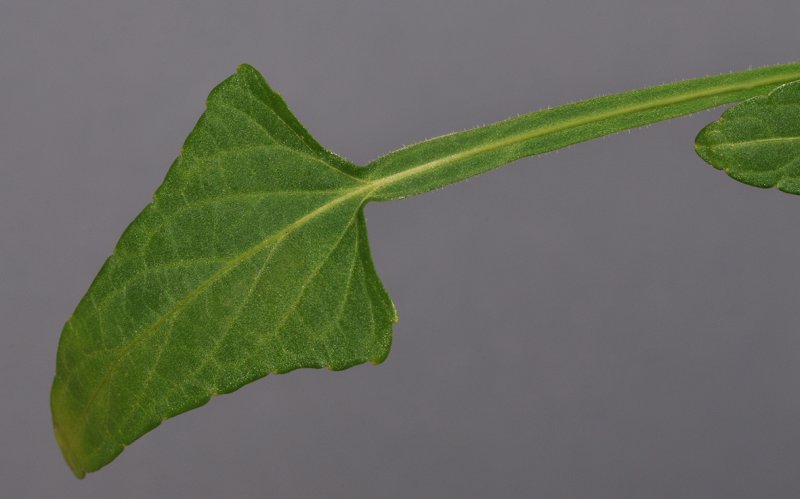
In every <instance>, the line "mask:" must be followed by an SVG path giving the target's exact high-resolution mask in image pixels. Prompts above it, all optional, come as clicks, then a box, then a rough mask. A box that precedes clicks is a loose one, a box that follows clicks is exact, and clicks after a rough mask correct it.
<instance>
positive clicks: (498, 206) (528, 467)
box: [0, 0, 800, 498]
mask: <svg viewBox="0 0 800 499" xmlns="http://www.w3.org/2000/svg"><path fill="white" fill-rule="evenodd" d="M798 16H800V4H798V2H796V0H785V1H766V0H762V1H760V2H753V1H751V0H746V1H745V0H742V1H739V0H736V1H732V0H715V1H697V0H693V1H683V0H671V1H669V2H666V1H660V2H646V1H642V0H627V1H621V0H620V1H605V2H598V1H585V2H578V1H566V0H552V1H506V0H492V1H491V2H488V1H484V2H477V1H470V2H467V1H464V2H446V1H433V0H425V1H412V0H404V1H402V2H399V1H398V2H387V1H383V2H375V1H373V2H367V1H349V0H348V1H335V2H334V1H329V0H324V1H323V0H320V1H316V2H311V1H301V0H291V1H280V2H277V1H276V2H267V1H263V2H256V1H250V2H200V1H197V0H192V1H188V0H187V1H180V2H179V1H165V0H153V1H138V2H120V1H115V2H110V1H107V0H103V1H100V0H98V1H59V2H55V1H52V2H37V1H33V0H3V1H2V4H0V307H2V308H0V313H1V314H2V315H1V317H2V334H1V335H0V380H2V402H0V404H2V406H1V409H2V410H1V411H0V439H1V440H0V496H3V497H13V498H26V497H35V498H42V497H75V498H94V497H119V498H128V497H170V498H174V497H193V498H195V497H292V498H295V497H297V498H302V497H314V496H327V497H343V498H354V497H398V498H403V497H565V498H578V497H608V498H612V497H636V498H643V497H663V498H674V497H698V498H699V497H704V498H709V497H724V498H736V497H759V498H761V497H798V496H800V472H799V471H800V470H799V468H800V390H799V389H798V388H800V362H798V361H800V331H798V322H799V320H798V319H800V312H798V295H800V281H798V254H800V228H799V227H800V224H798V220H800V199H797V198H795V197H791V196H789V195H785V194H781V193H778V192H776V191H763V190H758V189H753V188H749V187H746V186H743V185H740V184H738V183H736V182H734V181H732V180H730V179H728V178H726V177H725V176H724V175H723V174H721V173H719V172H717V171H715V170H713V169H712V168H710V167H708V166H706V165H705V164H704V163H702V162H701V161H700V160H699V159H698V158H696V157H695V155H694V153H693V151H692V147H691V145H692V140H693V137H694V135H695V133H696V132H697V131H698V130H699V129H700V128H701V127H702V126H703V125H704V124H705V123H706V122H708V121H711V120H713V119H715V118H716V116H718V111H717V112H711V113H704V114H702V115H699V116H694V117H691V118H688V119H683V120H679V121H676V122H674V123H667V124H659V125H657V126H653V127H650V128H648V129H645V130H637V131H634V132H632V133H629V134H628V133H626V134H621V135H619V136H615V137H611V138H608V139H604V140H599V141H596V142H593V143H589V144H584V145H580V146H577V147H574V148H572V149H569V150H565V151H561V152H558V153H556V154H551V155H548V156H545V157H539V158H534V159H529V160H524V161H520V162H519V163H517V164H515V165H513V166H511V167H508V168H504V169H501V170H497V171H495V172H492V173H490V174H487V175H485V176H483V177H481V178H478V179H474V180H472V181H469V182H466V183H462V184H458V185H455V186H451V187H449V188H447V189H445V190H442V191H438V192H434V193H431V194H426V195H424V196H420V197H416V198H411V199H408V200H404V201H401V202H394V203H387V204H381V205H371V206H370V207H369V208H368V210H367V215H368V219H369V228H370V230H371V233H370V235H371V241H372V248H373V254H374V257H375V260H376V265H377V267H378V270H379V273H380V275H381V276H382V278H383V280H384V283H385V285H386V287H387V288H388V290H389V291H390V293H391V296H392V297H393V299H394V301H395V303H396V304H397V307H398V309H399V311H400V316H401V321H400V324H399V325H398V326H397V327H396V330H395V343H394V348H393V352H392V354H391V355H390V356H389V359H388V360H387V361H386V363H385V364H383V365H382V366H379V367H373V366H360V367H357V368H354V369H352V370H350V371H346V372H343V373H338V374H331V373H329V372H327V371H309V370H307V371H299V372H295V373H292V374H290V375H287V376H282V377H272V378H268V379H265V380H261V381H259V382H256V383H254V384H251V385H249V386H247V387H245V388H243V389H241V390H240V391H238V392H236V393H235V394H233V395H229V396H224V397H221V398H218V399H215V400H214V401H213V402H212V403H210V404H209V405H207V406H205V407H203V408H202V409H200V410H197V411H193V412H190V413H187V414H185V415H182V416H180V417H178V418H176V419H173V420H170V421H168V422H166V423H165V424H164V425H162V426H161V427H159V428H158V429H157V430H156V431H154V432H153V433H151V434H148V435H147V436H146V437H145V438H142V439H141V440H139V441H138V442H136V443H135V444H134V445H133V446H131V447H130V448H129V449H127V450H126V451H125V452H124V453H123V454H122V455H121V456H120V457H119V458H118V459H117V460H116V461H114V462H113V463H112V464H111V465H109V466H108V467H107V468H105V469H103V470H102V471H101V472H99V473H96V474H93V475H90V476H89V477H88V478H87V479H86V480H84V481H77V480H75V479H74V478H73V477H72V475H71V474H70V472H69V470H68V468H67V466H66V465H65V464H64V463H63V461H62V459H61V456H60V454H59V451H58V448H57V446H56V443H55V441H54V439H53V436H52V433H51V428H50V419H49V408H48V391H49V386H50V381H51V377H52V374H53V370H54V359H55V352H56V345H57V340H58V336H59V333H60V328H61V326H62V324H63V322H64V321H65V320H66V318H67V317H68V316H69V314H70V313H71V311H72V309H73V308H74V306H75V305H76V303H77V302H78V300H79V299H80V297H81V296H82V295H83V293H84V292H85V291H86V289H87V287H88V285H89V283H90V281H91V279H92V278H93V276H94V274H95V273H96V271H97V270H98V269H99V267H100V265H101V263H102V262H103V260H104V259H105V258H106V256H107V255H108V254H110V252H111V250H112V248H113V246H114V244H115V242H116V240H117V238H118V237H119V235H120V233H121V232H122V230H123V229H124V227H125V226H126V225H127V224H128V222H129V221H130V220H131V219H132V218H133V217H134V216H135V215H136V214H137V213H138V211H139V210H140V209H141V208H143V207H144V205H145V204H146V203H147V202H148V201H149V199H150V195H151V193H152V192H153V190H154V189H155V188H156V186H157V185H158V184H159V183H160V181H161V179H162V178H163V176H164V174H165V172H166V169H167V167H168V166H169V164H170V162H171V161H172V159H173V158H174V157H175V156H176V154H177V153H178V150H179V146H180V144H181V143H182V141H183V139H184V138H185V136H186V135H187V133H188V132H189V130H190V129H191V127H192V125H193V124H194V122H195V120H196V119H197V117H198V116H199V114H200V113H201V112H202V110H203V102H204V98H205V95H206V94H207V92H208V91H209V90H210V89H211V88H212V87H213V86H214V85H215V84H216V83H218V82H219V81H221V80H222V79H223V78H225V77H226V76H227V75H228V74H230V73H231V72H232V71H234V69H235V66H236V65H237V64H238V63H240V62H249V63H251V64H253V65H255V66H256V67H258V68H260V69H261V70H262V71H263V72H264V74H265V76H266V77H267V78H268V79H269V81H270V82H271V83H272V84H273V85H274V87H275V88H276V89H278V90H279V91H280V92H281V93H282V94H283V95H284V97H285V98H286V99H287V100H288V102H289V104H290V106H291V107H292V108H293V109H294V111H295V112H296V113H297V115H298V116H299V117H300V119H301V121H303V122H304V123H305V124H306V125H307V127H308V128H309V129H310V130H311V132H312V133H314V134H315V135H316V136H317V137H318V138H319V140H320V141H321V142H322V143H323V144H325V145H326V146H328V147H330V148H331V149H333V150H335V151H337V152H339V153H341V154H343V155H345V156H346V157H349V158H351V159H352V160H354V161H356V162H359V163H364V162H367V161H369V160H371V159H372V158H374V157H376V156H378V155H380V154H383V153H386V152H388V151H390V150H392V149H394V148H397V147H399V146H400V145H403V144H408V143H412V142H415V141H418V140H421V139H424V138H428V137H432V136H435V135H439V134H442V133H446V132H450V131H453V130H458V129H464V128H468V127H471V126H474V125H477V124H481V123H488V122H492V121H495V120H498V119H502V118H505V117H507V116H511V115H515V114H518V113H522V112H527V111H532V110H535V109H538V108H541V107H545V106H552V105H556V104H560V103H566V102H569V101H573V100H577V99H581V98H587V97H592V96H595V95H598V94H603V93H610V92H616V91H624V90H628V89H632V88H636V87H641V86H646V85H651V84H658V83H662V82H666V81H671V80H675V79H681V78H689V77H694V76H702V75H705V74H711V73H719V72H725V71H730V70H737V69H745V68H747V67H750V66H759V65H766V64H772V63H778V62H788V61H791V60H794V59H797V58H798V56H800V52H799V51H798V50H799V49H798V46H799V45H798V35H797V33H798V31H797V21H798Z"/></svg>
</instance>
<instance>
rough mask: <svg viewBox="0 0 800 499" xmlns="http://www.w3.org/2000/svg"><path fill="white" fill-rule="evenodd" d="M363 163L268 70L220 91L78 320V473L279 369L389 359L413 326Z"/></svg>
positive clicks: (74, 384) (68, 399) (70, 346)
mask: <svg viewBox="0 0 800 499" xmlns="http://www.w3.org/2000/svg"><path fill="white" fill-rule="evenodd" d="M360 170H362V169H359V168H358V167H355V166H354V165H352V164H350V163H348V162H346V161H345V160H343V159H342V158H340V157H338V156H335V155H334V154H332V153H330V152H328V151H326V150H325V149H324V148H322V147H321V146H320V145H319V144H318V143H317V142H316V141H315V140H314V139H313V138H312V137H311V136H310V135H309V134H308V132H307V131H306V130H305V129H304V128H303V127H302V126H301V125H300V123H299V122H298V121H297V119H296V118H295V117H294V116H293V115H292V114H291V112H290V111H289V110H288V108H287V107H286V104H285V103H284V102H283V100H282V99H281V98H280V96H278V94H276V93H275V92H273V91H272V90H271V89H270V88H269V86H268V85H267V84H266V82H265V81H264V79H263V78H262V77H261V75H260V74H259V73H258V72H257V71H256V70H255V69H253V68H252V67H250V66H246V65H245V66H241V67H240V68H239V69H238V71H237V73H236V74H235V75H233V76H231V77H230V78H228V79H227V80H225V81H224V82H223V83H221V84H220V85H219V86H217V87H216V88H215V89H214V90H213V91H212V92H211V94H210V95H209V98H208V101H207V110H206V111H205V113H204V114H203V115H202V116H201V117H200V119H199V121H198V123H197V125H196V126H195V128H194V130H193V131H192V132H191V134H190V135H189V137H188V138H187V140H186V142H185V144H184V146H183V148H182V151H181V155H180V157H179V158H178V159H177V160H176V161H175V162H174V163H173V165H172V167H171V168H170V170H169V173H168V174H167V177H166V179H165V180H164V183H163V184H162V186H161V187H160V188H159V189H158V191H157V192H156V194H155V195H154V197H153V202H152V203H151V204H150V205H148V206H147V207H146V208H145V209H144V210H143V211H142V213H141V214H139V216H138V217H137V218H136V219H135V220H134V221H133V223H131V225H130V226H129V227H128V228H127V230H126V231H125V233H124V234H123V235H122V237H121V238H120V240H119V242H118V244H117V247H116V248H115V250H114V253H113V255H112V256H111V257H110V258H109V259H108V260H107V261H106V262H105V264H104V265H103V267H102V269H101V270H100V272H99V274H98V275H97V277H96V278H95V280H94V282H93V283H92V285H91V287H90V289H89V291H88V292H87V294H86V296H85V297H84V298H83V300H82V301H81V302H80V304H79V305H78V307H77V309H76V310H75V312H74V314H73V316H72V317H71V318H70V320H69V321H68V322H67V323H66V325H65V326H64V330H63V332H62V335H61V341H60V343H59V349H58V359H57V367H56V377H55V380H54V382H53V387H52V392H51V407H52V412H53V421H54V427H55V433H56V437H57V439H58V442H59V445H60V446H61V449H62V451H63V453H64V456H65V458H66V460H67V462H68V463H69V465H70V467H71V468H72V470H73V471H74V472H75V474H76V475H78V476H79V477H81V476H83V475H84V474H85V473H86V472H88V471H94V470H96V469H98V468H100V467H102V466H103V465H105V464H107V463H108V462H110V461H111V460H112V459H114V457H115V456H116V455H117V454H119V453H120V452H121V451H122V449H123V448H124V446H126V445H128V444H130V443H131V442H132V441H134V440H136V439H137V438H138V437H140V436H141V435H142V434H144V433H146V432H147V431H149V430H151V429H152V428H154V427H156V426H158V425H159V424H160V423H161V422H162V421H163V420H164V419H166V418H169V417H171V416H175V415H177V414H179V413H182V412H185V411H187V410H189V409H192V408H194V407H197V406H200V405H202V404H204V403H206V402H207V401H208V400H209V399H210V397H212V396H214V395H216V394H220V393H227V392H231V391H233V390H236V389H237V388H239V387H241V386H242V385H244V384H246V383H249V382H251V381H253V380H255V379H258V378H261V377H263V376H265V375H267V374H270V373H285V372H288V371H291V370H293V369H297V368H303V367H310V368H322V367H325V368H329V369H333V370H339V369H346V368H348V367H351V366H354V365H356V364H360V363H363V362H366V361H372V362H374V363H379V362H381V361H382V360H383V359H385V358H386V356H387V354H388V352H389V348H390V345H391V330H392V323H393V322H396V320H397V317H396V313H395V309H394V306H393V305H392V303H391V301H390V299H389V297H388V295H387V294H386V291H385V290H384V288H383V285H382V284H381V282H380V280H379V278H378V276H377V274H376V273H375V269H374V267H373V264H372V260H371V257H370V253H369V247H368V243H367V233H366V225H365V220H364V213H363V206H364V203H365V202H366V200H367V199H368V194H369V188H368V187H369V186H368V184H367V183H365V182H364V181H363V180H362V179H361V178H360V177H361V176H362V172H361V171H360Z"/></svg>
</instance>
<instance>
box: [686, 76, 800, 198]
mask: <svg viewBox="0 0 800 499" xmlns="http://www.w3.org/2000/svg"><path fill="white" fill-rule="evenodd" d="M695 149H696V151H697V153H698V154H699V155H700V157H702V158H703V159H704V160H705V161H707V162H708V163H710V164H711V165H712V166H714V167H715V168H718V169H720V170H724V171H725V172H726V173H727V174H728V175H730V176H731V177H732V178H734V179H736V180H738V181H740V182H743V183H745V184H749V185H753V186H756V187H764V188H769V187H777V188H778V189H780V190H782V191H784V192H788V193H791V194H800V82H793V83H787V84H785V85H782V86H780V87H778V88H776V89H775V90H773V91H772V92H771V93H770V94H769V95H764V96H759V97H753V98H752V99H749V100H746V101H744V102H742V103H741V104H738V105H735V106H733V107H731V108H730V109H728V110H727V111H725V113H724V114H723V115H722V117H721V118H720V119H719V120H718V121H715V122H714V123H711V124H710V125H708V126H707V127H705V128H704V129H703V130H702V131H701V132H700V133H699V134H698V136H697V139H696V141H695Z"/></svg>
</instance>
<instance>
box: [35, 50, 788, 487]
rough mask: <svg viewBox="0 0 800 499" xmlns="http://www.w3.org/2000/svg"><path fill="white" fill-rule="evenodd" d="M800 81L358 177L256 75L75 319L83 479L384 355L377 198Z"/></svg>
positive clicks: (386, 337) (61, 438)
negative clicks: (142, 446) (202, 419)
mask: <svg viewBox="0 0 800 499" xmlns="http://www.w3.org/2000/svg"><path fill="white" fill-rule="evenodd" d="M798 79H800V65H798V64H787V65H782V66H773V67H770V68H763V69H758V70H751V71H745V72H740V73H735V74H729V75H722V76H715V77H708V78H701V79H696V80H689V81H685V82H680V83H675V84H670V85H664V86H660V87H653V88H650V89H645V90H638V91H634V92H628V93H625V94H617V95H611V96H606V97H601V98H597V99H591V100H587V101H583V102H579V103H575V104H569V105H566V106H561V107H557V108H553V109H549V110H546V111H541V112H537V113H531V114H528V115H524V116H520V117H518V118H514V119H510V120H506V121H502V122H499V123H496V124H493V125H488V126H485V127H481V128H476V129H473V130H469V131H466V132H460V133H456V134H451V135H446V136H443V137H439V138H437V139H433V140H430V141H426V142H422V143H420V144H416V145H414V146H410V147H406V148H403V149H400V150H398V151H396V152H394V153H391V154H388V155H386V156H384V157H382V158H379V159H377V160H375V161H374V162H372V163H370V164H369V165H367V166H366V167H357V166H355V165H353V164H351V163H349V162H347V161H346V160H344V159H342V158H341V157H339V156H337V155H335V154H333V153H331V152H329V151H327V150H325V149H324V148H323V147H322V146H321V145H319V144H318V143H317V142H316V141H315V140H314V139H313V138H312V137H311V136H310V135H309V134H308V132H307V131H306V130H305V129H304V128H303V126H302V125H301V124H300V123H299V122H298V121H297V119H296V118H295V117H294V116H293V115H292V113H291V112H290V111H289V109H288V108H287V106H286V104H285V103H284V102H283V100H282V99H281V97H280V96H279V95H278V94H276V93H275V92H273V91H272V90H271V89H270V88H269V86H268V85H267V83H266V82H265V81H264V79H263V78H262V77H261V75H260V74H259V73H258V72H257V71H256V70H255V69H253V68H252V67H250V66H246V65H244V66H241V67H240V68H239V69H238V71H237V72H236V74H234V75H233V76H231V77H230V78H228V79H227V80H225V81H224V82H223V83H221V84H220V85H219V86H218V87H217V88H215V89H214V90H213V91H212V92H211V94H210V95H209V98H208V101H207V109H206V111H205V113H203V115H202V116H201V117H200V119H199V121H198V123H197V125H196V126H195V128H194V129H193V130H192V132H191V134H190V135H189V137H188V138H187V140H186V142H185V144H184V146H183V148H182V151H181V155H180V157H179V158H178V159H177V160H175V162H174V163H173V165H172V167H171V168H170V170H169V172H168V174H167V177H166V179H165V180H164V183H163V184H162V185H161V187H159V189H158V190H157V192H156V193H155V195H154V197H153V202H152V203H150V204H149V205H148V206H147V207H146V208H145V209H144V210H143V211H142V213H141V214H140V215H139V216H138V217H137V218H136V219H135V220H134V221H133V223H131V225H130V226H129V227H128V228H127V229H126V231H125V233H124V234H123V235H122V237H121V239H120V241H119V242H118V244H117V247H116V248H115V250H114V254H113V255H112V256H111V257H110V258H109V259H108V260H107V261H106V263H105V264H104V265H103V268H102V269H101V270H100V272H99V273H98V275H97V277H96V278H95V280H94V282H93V283H92V285H91V287H90V288H89V290H88V292H87V294H86V296H85V297H84V298H83V299H82V300H81V302H80V303H79V304H78V306H77V308H76V310H75V312H74V314H73V315H72V317H71V318H70V319H69V321H68V322H67V323H66V324H65V326H64V330H63V332H62V335H61V341H60V343H59V349H58V358H57V366H56V376H55V379H54V382H53V387H52V392H51V407H52V412H53V423H54V428H55V434H56V438H57V440H58V443H59V445H60V446H61V449H62V451H63V453H64V456H65V458H66V460H67V463H68V464H69V465H70V467H71V468H72V470H73V471H74V472H75V474H76V475H77V476H79V477H82V476H83V475H84V474H85V473H86V472H89V471H94V470H97V469H99V468H100V467H102V466H104V465H105V464H107V463H109V462H110V461H111V460H113V459H114V457H115V456H116V455H118V454H119V453H120V452H121V451H122V450H123V448H124V447H125V446H126V445H128V444H130V443H131V442H133V441H134V440H136V439H137V438H138V437H140V436H141V435H143V434H144V433H146V432H147V431H149V430H151V429H152V428H154V427H156V426H158V425H159V424H160V423H161V422H162V421H163V420H164V419H166V418H168V417H171V416H174V415H177V414H179V413H181V412H184V411H187V410H189V409H192V408H194V407H197V406H200V405H202V404H204V403H206V402H207V401H208V400H209V399H210V398H211V397H212V396H214V395H217V394H220V393H227V392H231V391H233V390H236V389H237V388H239V387H241V386H242V385H244V384H246V383H249V382H250V381H253V380H255V379H258V378H260V377H263V376H265V375H267V374H270V373H285V372H288V371H291V370H293V369H297V368H301V367H310V368H322V367H326V368H329V369H332V370H340V369H346V368H348V367H351V366H354V365H357V364H361V363H364V362H366V361H371V362H373V363H379V362H381V361H383V360H384V359H385V358H386V356H387V355H388V353H389V348H390V345H391V331H392V324H393V323H394V322H396V321H397V315H396V312H395V309H394V306H393V305H392V302H391V300H390V299H389V296H388V295H387V293H386V291H385V290H384V287H383V285H382V283H381V281H380V279H379V278H378V276H377V274H376V272H375V269H374V266H373V263H372V259H371V256H370V252H369V246H368V241H367V232H366V222H365V219H364V212H363V208H364V205H365V204H366V203H367V202H369V201H372V200H390V199H397V198H402V197H406V196H409V195H414V194H419V193H422V192H426V191H429V190H432V189H436V188H439V187H442V186H445V185H447V184H450V183H453V182H457V181H459V180H463V179H465V178H468V177H471V176H473V175H477V174H479V173H482V172H484V171H487V170H490V169H492V168H496V167H498V166H501V165H503V164H506V163H509V162H512V161H514V160H516V159H519V158H522V157H525V156H531V155H535V154H540V153H543V152H547V151H552V150H555V149H559V148H562V147H566V146H569V145H571V144H575V143H578V142H583V141H586V140H590V139H593V138H596V137H601V136H604V135H608V134H611V133H615V132H618V131H621V130H625V129H629V128H634V127H639V126H642V125H646V124H649V123H653V122H656V121H661V120H666V119H670V118H674V117H677V116H682V115H686V114H690V113H694V112H697V111H700V110H703V109H708V108H711V107H716V106H719V105H722V104H726V103H730V102H737V101H741V100H744V99H748V98H750V97H753V96H760V95H764V94H767V93H768V92H770V91H771V90H772V89H774V88H775V87H777V86H779V85H781V84H784V83H787V82H791V81H794V80H798ZM795 94H796V93H795ZM795 96H796V95H795ZM798 123H800V120H798ZM715 133H716V132H715ZM709 136H710V134H709ZM726 137H727V136H726ZM762 138H764V139H770V140H771V139H772V136H770V137H762ZM729 139H730V137H727V138H726V140H729ZM698 144H700V142H698ZM720 147H724V146H720ZM715 150H716V149H715ZM698 151H699V152H701V154H703V152H702V151H705V149H702V147H701V146H700V145H698ZM715 154H721V153H715ZM715 159H716V158H715ZM712 163H713V161H712ZM783 164H784V166H782V167H781V168H782V170H781V171H783V172H787V171H788V170H787V169H786V166H785V164H786V162H785V161H784V163H783ZM761 168H762V169H763V168H764V167H763V165H762V167H761ZM793 172H794V170H791V171H789V173H791V174H792V175H794V173H793ZM729 173H731V175H732V176H734V177H735V178H740V179H744V180H745V181H748V179H750V180H752V178H751V177H747V178H743V176H742V175H738V176H737V175H736V174H734V173H733V171H732V170H730V169H729ZM760 178H761V177H759V179H760ZM792 178H794V177H792ZM787 182H788V181H787ZM750 183H753V184H755V185H765V184H766V183H767V182H762V181H760V180H759V181H753V182H750ZM772 185H775V184H774V183H773V184H772ZM785 185H787V186H788V185H789V183H785ZM791 185H795V184H791ZM785 190H791V189H790V188H789V187H787V188H786V189H785Z"/></svg>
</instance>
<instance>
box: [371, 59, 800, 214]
mask: <svg viewBox="0 0 800 499" xmlns="http://www.w3.org/2000/svg"><path fill="white" fill-rule="evenodd" d="M796 80H800V63H792V64H782V65H777V66H770V67H765V68H759V69H752V70H747V71H741V72H738V73H731V74H725V75H719V76H710V77H704V78H697V79H693V80H686V81H682V82H677V83H670V84H667V85H660V86H655V87H650V88H646V89H642V90H634V91H630V92H624V93H620V94H613V95H608V96H604V97H597V98H594V99H589V100H585V101H580V102H576V103H573V104H567V105H564V106H559V107H555V108H552V109H546V110H543V111H537V112H534V113H530V114H526V115H523V116H519V117H516V118H511V119H508V120H504V121H500V122H497V123H493V124H491V125H486V126H482V127H478V128H474V129H472V130H467V131H464V132H458V133H453V134H449V135H444V136H441V137H437V138H435V139H431V140H427V141H425V142H421V143H419V144H415V145H412V146H408V147H405V148H402V149H399V150H397V151H395V152H392V153H390V154H387V155H386V156H383V157H381V158H378V159H377V160H375V161H373V162H372V163H370V164H369V165H368V167H367V168H365V169H364V170H363V176H364V178H365V179H367V180H369V181H370V182H371V184H372V187H373V188H372V189H370V190H371V191H372V194H371V196H370V198H371V199H373V200H388V199H398V198H403V197H406V196H411V195H415V194H420V193H423V192H427V191H430V190H433V189H437V188H440V187H444V186H445V185H448V184H452V183H455V182H458V181H461V180H464V179H467V178H469V177H472V176H474V175H478V174H480V173H483V172H486V171H488V170H492V169H494V168H497V167H499V166H502V165H505V164H507V163H510V162H512V161H516V160H518V159H520V158H524V157H527V156H534V155H537V154H542V153H546V152H550V151H554V150H556V149H561V148H564V147H567V146H570V145H573V144H577V143H580V142H585V141H588V140H592V139H595V138H598V137H603V136H605V135H610V134H613V133H617V132H620V131H623V130H629V129H632V128H638V127H641V126H645V125H649V124H652V123H656V122H659V121H665V120H669V119H672V118H676V117H679V116H685V115H688V114H692V113H696V112H699V111H703V110H706V109H711V108H715V107H719V106H722V105H724V104H730V103H733V102H738V101H742V100H745V99H748V98H750V97H754V96H757V95H763V94H767V93H769V92H770V91H771V90H773V89H774V88H776V87H778V86H780V85H782V84H785V83H789V82H792V81H796Z"/></svg>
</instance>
